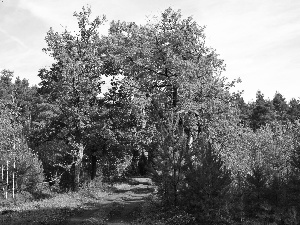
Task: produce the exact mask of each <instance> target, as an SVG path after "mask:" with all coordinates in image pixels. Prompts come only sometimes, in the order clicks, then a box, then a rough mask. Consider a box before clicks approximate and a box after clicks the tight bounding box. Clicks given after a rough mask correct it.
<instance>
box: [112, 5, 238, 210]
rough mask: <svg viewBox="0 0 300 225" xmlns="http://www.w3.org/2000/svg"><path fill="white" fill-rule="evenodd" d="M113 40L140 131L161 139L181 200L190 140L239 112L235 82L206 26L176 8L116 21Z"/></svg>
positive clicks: (164, 159) (116, 62)
mask: <svg viewBox="0 0 300 225" xmlns="http://www.w3.org/2000/svg"><path fill="white" fill-rule="evenodd" d="M108 42H109V43H110V47H109V48H108V56H109V57H111V62H114V65H115V66H114V67H115V68H118V70H119V73H120V74H122V75H123V76H124V79H123V81H122V82H123V86H124V87H125V89H126V91H127V92H128V93H129V95H130V96H131V102H132V106H133V108H134V110H135V111H136V115H137V119H138V121H139V123H138V127H137V132H139V131H144V132H145V131H147V132H146V133H148V134H153V135H149V136H148V138H145V139H144V141H146V142H151V143H155V142H156V143H158V145H159V147H158V149H160V150H159V152H158V153H157V154H160V156H159V158H160V161H161V162H164V163H161V165H163V164H164V165H168V168H165V172H166V174H165V175H166V176H167V174H169V173H170V171H172V174H170V176H171V179H172V186H173V191H172V193H173V194H174V203H175V204H176V193H177V188H178V185H179V183H180V182H179V181H180V179H179V178H180V177H181V172H182V170H181V167H182V164H183V162H184V160H185V159H184V158H185V155H186V154H187V152H189V151H190V148H189V146H190V144H191V143H192V142H193V140H194V139H196V138H197V137H198V136H199V134H200V133H203V132H206V133H208V132H210V131H211V130H210V129H208V127H212V123H215V121H220V120H223V119H225V118H228V117H230V116H233V115H234V114H235V112H236V110H235V107H234V103H233V98H232V96H231V95H230V93H229V91H228V89H229V88H230V87H231V86H232V85H233V83H231V84H228V83H227V82H226V80H225V79H224V78H223V77H221V72H222V71H224V69H225V68H224V65H223V61H222V60H220V59H218V55H217V54H216V53H215V51H214V50H213V49H211V48H209V47H207V46H206V45H205V35H204V27H200V26H199V25H198V24H197V23H196V22H195V21H193V19H192V18H191V17H189V18H187V19H183V18H182V16H181V13H180V11H177V12H176V11H173V10H172V9H171V8H169V9H166V10H165V11H164V12H163V13H162V14H161V17H160V19H159V20H156V21H149V22H148V23H147V24H146V25H137V24H135V23H126V22H120V21H113V22H112V23H111V27H110V30H109V37H108ZM214 127H216V126H214ZM142 150H143V149H142V147H141V151H142Z"/></svg>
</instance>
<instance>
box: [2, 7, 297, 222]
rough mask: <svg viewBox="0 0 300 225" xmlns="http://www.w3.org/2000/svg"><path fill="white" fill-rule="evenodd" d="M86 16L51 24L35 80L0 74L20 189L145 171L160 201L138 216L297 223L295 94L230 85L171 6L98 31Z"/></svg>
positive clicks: (8, 154)
mask: <svg viewBox="0 0 300 225" xmlns="http://www.w3.org/2000/svg"><path fill="white" fill-rule="evenodd" d="M90 15H91V10H90V8H83V10H82V11H81V12H80V13H75V14H74V16H75V17H76V19H77V20H78V26H79V32H77V33H76V34H74V32H71V31H68V30H65V31H64V32H62V33H58V32H55V31H54V30H52V29H50V30H49V32H48V33H47V35H46V38H45V40H46V43H47V48H45V49H44V51H45V52H46V53H47V54H49V55H50V56H51V57H53V59H54V60H55V62H54V63H53V65H52V66H51V67H50V68H49V69H45V68H44V69H41V70H40V71H39V72H38V76H39V77H40V79H41V83H40V84H39V86H30V85H29V83H28V81H27V80H26V79H23V80H21V79H19V78H18V77H17V78H16V79H15V80H14V81H13V76H14V74H13V72H11V71H9V70H3V71H2V72H1V76H0V99H1V105H0V111H1V118H0V119H1V120H0V126H1V127H0V135H1V136H0V141H1V158H0V160H1V161H0V162H1V164H5V162H6V161H7V160H9V161H16V164H17V165H16V168H17V171H16V178H17V179H16V180H17V181H16V183H17V186H16V188H17V191H18V192H20V191H28V192H31V193H32V194H36V193H39V192H42V191H43V188H45V187H44V185H41V184H43V182H44V181H46V182H48V183H49V185H50V186H51V187H52V189H54V190H56V191H69V190H75V191H76V190H78V189H79V188H80V187H81V186H82V185H83V184H85V183H87V182H90V181H91V180H93V179H95V178H96V177H102V179H103V181H114V180H116V179H122V178H124V177H128V176H136V175H142V176H144V175H147V176H150V177H152V178H153V180H154V181H155V182H156V184H157V185H158V187H159V192H158V194H159V200H160V201H159V205H160V207H156V209H157V208H159V209H160V212H159V213H158V212H154V213H153V214H151V215H152V216H154V217H155V216H156V217H155V218H154V217H153V218H151V220H149V218H144V220H145V221H146V220H147V219H148V223H147V224H151V223H150V221H155V220H162V217H164V221H165V223H166V224H193V223H195V224H241V223H245V224H246V223H247V221H248V222H249V223H250V222H255V221H257V222H266V223H272V222H275V223H277V224H298V223H299V222H300V215H299V213H298V212H300V199H299V196H300V195H299V194H300V176H299V173H300V145H299V141H300V121H299V119H300V102H299V100H296V99H292V100H290V101H289V102H287V101H286V100H285V98H284V97H283V96H282V95H281V94H280V93H278V92H277V93H275V95H274V98H273V99H271V100H270V99H266V98H265V97H264V95H263V94H262V93H261V92H259V91H258V92H257V95H256V101H255V102H249V103H245V102H244V100H243V98H242V95H241V93H232V92H230V88H231V87H233V86H234V85H235V83H236V81H233V82H228V81H227V79H226V78H225V77H223V76H222V71H224V70H225V65H224V63H223V60H221V59H219V58H218V55H217V53H216V52H215V50H214V49H212V48H210V47H207V46H206V44H205V34H204V27H201V26H199V25H198V24H197V23H196V22H195V21H194V20H193V19H192V18H191V17H188V18H183V17H182V16H181V14H180V11H177V12H176V11H173V10H172V9H170V8H169V9H167V10H165V11H164V12H163V13H162V14H161V16H160V17H159V18H155V19H153V20H152V21H149V22H148V23H146V24H145V25H138V24H136V23H134V22H121V21H112V22H111V23H110V28H109V32H108V35H106V36H101V35H100V34H99V33H98V28H99V26H101V25H102V24H103V23H104V22H105V17H103V18H100V17H97V18H96V19H94V20H91V19H90ZM105 77H106V78H105ZM104 78H105V79H104ZM107 80H109V81H110V82H109V83H110V89H109V90H108V92H103V86H104V85H107ZM105 81H106V84H105ZM10 171H11V169H10ZM153 204H158V203H157V202H156V203H153ZM170 206H172V207H170ZM154 208H155V207H154ZM161 209H164V210H162V211H161ZM154 211H155V210H154ZM161 212H164V213H165V214H164V216H162V215H161ZM166 215H167V219H166V218H165V217H166ZM160 216H161V217H160ZM141 223H142V221H141ZM153 223H154V222H153Z"/></svg>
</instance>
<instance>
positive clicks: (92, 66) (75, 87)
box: [39, 7, 105, 189]
mask: <svg viewBox="0 0 300 225" xmlns="http://www.w3.org/2000/svg"><path fill="white" fill-rule="evenodd" d="M90 15H91V9H90V8H84V7H83V9H82V12H80V13H74V16H75V17H76V18H77V20H78V26H79V33H78V34H76V35H73V34H71V32H69V31H67V30H65V31H64V32H63V33H61V34H59V33H57V32H54V31H53V30H52V29H50V30H49V31H48V33H47V36H46V42H47V45H48V47H47V48H45V49H44V51H45V52H46V53H48V54H49V55H50V56H52V57H53V58H54V60H55V61H56V62H55V63H54V64H53V65H52V67H51V68H50V70H46V69H42V70H40V72H39V77H40V78H41V80H42V82H41V88H40V90H39V91H40V93H41V94H43V95H44V96H45V97H46V98H47V101H48V103H51V104H55V105H56V106H57V107H58V109H59V113H58V115H57V116H56V117H54V118H53V120H52V121H51V122H55V121H57V122H59V123H60V127H59V132H60V135H61V136H63V137H64V139H65V141H66V142H67V143H68V144H69V145H70V146H71V147H72V149H73V150H74V158H75V159H76V160H75V161H74V162H73V166H74V173H75V176H74V177H75V181H74V185H75V186H74V189H77V188H78V185H79V181H80V170H81V164H82V159H83V155H84V150H85V147H86V144H87V143H86V140H87V139H86V138H87V137H86V136H85V135H86V133H85V132H86V130H87V129H89V128H90V127H91V125H92V124H91V123H92V121H91V115H92V114H97V113H98V105H97V96H98V95H99V94H100V93H101V85H102V84H103V81H102V80H101V74H102V61H103V60H102V57H103V56H102V49H101V43H100V38H99V35H98V32H97V29H98V27H99V26H100V25H101V24H102V23H103V22H104V21H105V18H104V17H103V18H102V19H100V18H99V17H97V18H96V19H94V20H93V21H90V19H89V17H90Z"/></svg>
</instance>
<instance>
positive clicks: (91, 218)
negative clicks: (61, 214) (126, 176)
mask: <svg viewBox="0 0 300 225" xmlns="http://www.w3.org/2000/svg"><path fill="white" fill-rule="evenodd" d="M154 190H155V186H153V185H152V183H151V180H149V179H148V178H136V179H134V180H132V182H131V183H130V184H118V185H114V187H113V192H112V193H111V194H109V195H108V196H106V197H104V198H103V199H101V200H99V202H97V203H94V204H93V205H85V206H84V209H85V210H84V211H83V212H81V213H79V214H78V215H75V216H72V217H70V218H68V219H67V220H66V221H64V223H63V225H71V224H102V225H129V224H130V223H131V222H132V221H133V220H134V219H136V218H137V216H138V213H139V210H140V209H141V205H142V204H143V202H144V201H145V198H147V197H148V196H149V195H151V194H152V193H153V192H154Z"/></svg>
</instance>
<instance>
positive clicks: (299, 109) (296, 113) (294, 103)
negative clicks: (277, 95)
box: [287, 98, 300, 122]
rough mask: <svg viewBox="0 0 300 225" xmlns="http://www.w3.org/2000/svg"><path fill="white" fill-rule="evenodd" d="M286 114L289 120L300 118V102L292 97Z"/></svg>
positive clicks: (293, 120)
mask: <svg viewBox="0 0 300 225" xmlns="http://www.w3.org/2000/svg"><path fill="white" fill-rule="evenodd" d="M288 106H289V107H288V110H287V116H288V118H289V120H290V121H292V122H295V121H296V120H299V119H300V103H299V100H296V99H295V98H292V99H291V100H290V102H289V105H288Z"/></svg>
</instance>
